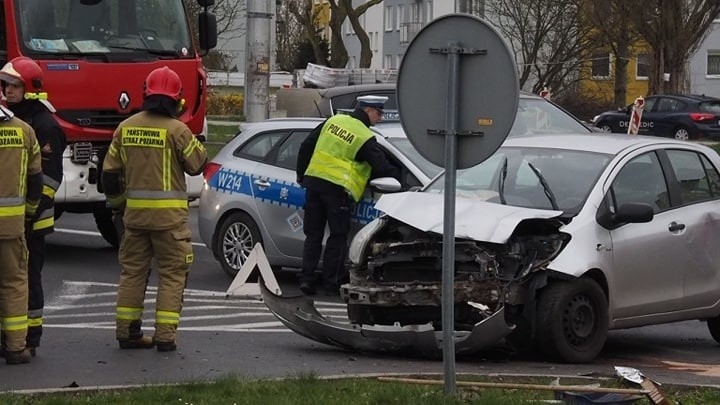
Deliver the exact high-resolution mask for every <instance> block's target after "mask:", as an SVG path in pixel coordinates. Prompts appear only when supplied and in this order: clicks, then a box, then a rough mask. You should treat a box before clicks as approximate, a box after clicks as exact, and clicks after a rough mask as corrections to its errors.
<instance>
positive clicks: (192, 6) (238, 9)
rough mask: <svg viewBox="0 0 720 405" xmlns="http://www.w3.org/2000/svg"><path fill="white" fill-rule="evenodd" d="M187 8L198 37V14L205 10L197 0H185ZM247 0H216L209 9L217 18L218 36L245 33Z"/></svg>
mask: <svg viewBox="0 0 720 405" xmlns="http://www.w3.org/2000/svg"><path fill="white" fill-rule="evenodd" d="M183 3H184V4H185V9H186V10H187V11H188V15H189V18H190V26H191V27H192V30H193V33H194V35H195V37H196V39H197V32H198V27H197V23H198V19H197V16H198V14H199V13H200V12H201V11H202V10H203V8H202V7H200V5H199V4H198V2H197V0H183ZM245 10H246V3H245V0H216V1H215V5H214V6H212V7H210V8H209V11H211V12H212V13H214V14H215V17H216V18H217V32H218V36H219V37H222V38H225V39H232V38H239V37H241V36H242V35H244V34H245V19H244V18H240V17H242V16H244V15H245Z"/></svg>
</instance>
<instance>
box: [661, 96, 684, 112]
mask: <svg viewBox="0 0 720 405" xmlns="http://www.w3.org/2000/svg"><path fill="white" fill-rule="evenodd" d="M682 110H683V103H682V102H680V101H678V100H674V99H672V98H661V99H660V102H659V103H658V106H657V108H655V111H656V112H677V111H682Z"/></svg>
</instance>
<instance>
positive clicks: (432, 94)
mask: <svg viewBox="0 0 720 405" xmlns="http://www.w3.org/2000/svg"><path fill="white" fill-rule="evenodd" d="M451 53H458V54H459V63H458V65H459V73H458V76H457V81H458V83H459V86H458V90H457V92H455V93H456V96H457V103H456V105H457V111H456V114H457V126H456V131H455V132H456V134H457V168H458V169H464V168H467V167H471V166H475V165H476V164H478V163H480V162H482V161H483V160H485V159H487V158H488V157H490V155H492V154H493V153H494V152H495V151H496V150H497V149H498V148H499V147H500V144H502V143H503V141H504V140H505V138H506V137H507V134H508V132H510V128H511V127H512V124H513V122H514V121H515V115H516V114H517V108H518V97H519V93H520V89H519V84H518V78H517V70H516V67H515V61H514V59H513V56H512V54H511V53H510V50H509V49H508V47H507V45H506V44H505V42H503V40H502V38H501V37H500V35H499V34H498V33H497V32H496V31H495V29H493V28H492V27H491V26H490V25H489V24H488V23H486V22H485V21H483V20H481V19H479V18H476V17H473V16H471V15H468V14H449V15H445V16H442V17H440V18H438V19H436V20H433V21H432V22H431V23H430V24H428V25H427V26H425V27H424V28H423V29H422V30H420V32H419V33H418V34H417V36H415V38H414V39H413V40H412V42H411V43H410V46H409V47H408V50H407V52H406V53H405V56H404V57H403V61H402V64H401V65H400V71H399V74H398V84H397V93H398V94H397V96H398V108H399V111H400V120H401V123H402V126H403V129H404V130H405V132H406V133H407V136H408V138H409V139H410V142H411V143H412V144H413V146H415V148H416V149H417V150H418V151H419V152H420V154H421V155H423V156H424V157H425V158H426V159H428V160H430V161H431V162H433V163H435V164H436V165H439V166H443V167H444V166H445V160H444V155H445V134H446V130H447V129H448V118H449V117H447V115H448V113H447V110H448V108H447V106H448V105H449V104H448V103H449V102H450V101H451V100H449V96H451V95H452V94H453V91H451V89H450V87H451V86H449V85H448V83H449V81H448V77H449V74H450V73H449V72H450V71H451V70H450V69H451V68H449V65H448V55H449V54H451Z"/></svg>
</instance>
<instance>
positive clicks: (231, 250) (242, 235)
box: [214, 212, 262, 277]
mask: <svg viewBox="0 0 720 405" xmlns="http://www.w3.org/2000/svg"><path fill="white" fill-rule="evenodd" d="M257 243H262V240H261V239H260V230H259V229H258V226H257V224H256V223H255V221H253V219H252V218H251V217H250V216H249V215H247V214H246V213H244V212H236V213H233V214H231V215H230V216H228V217H227V218H225V220H224V221H223V222H222V225H220V228H219V231H218V233H217V239H216V241H215V245H214V246H215V250H216V251H215V256H216V257H217V258H218V259H219V260H220V265H221V266H222V268H223V271H225V273H226V274H227V275H228V276H230V277H235V275H237V273H238V271H240V268H241V267H242V265H243V264H245V262H246V261H247V258H248V256H249V255H250V252H251V251H252V249H253V247H255V244H257ZM255 274H256V273H255Z"/></svg>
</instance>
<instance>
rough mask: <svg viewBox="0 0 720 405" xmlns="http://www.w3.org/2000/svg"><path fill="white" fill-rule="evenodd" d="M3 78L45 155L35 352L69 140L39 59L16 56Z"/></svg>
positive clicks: (31, 280) (37, 226)
mask: <svg viewBox="0 0 720 405" xmlns="http://www.w3.org/2000/svg"><path fill="white" fill-rule="evenodd" d="M0 80H1V81H2V88H3V93H4V94H5V99H6V102H7V105H8V108H10V110H11V111H12V112H13V113H14V114H15V116H16V117H18V118H20V119H21V120H23V121H25V122H26V123H27V124H29V125H30V126H31V127H32V128H33V130H34V131H35V135H36V136H37V139H38V143H39V144H40V155H41V157H42V172H43V191H42V196H41V197H40V205H39V207H38V210H37V215H36V218H35V220H34V221H33V226H32V233H31V234H30V235H29V236H28V239H27V247H28V251H29V259H28V284H29V288H30V293H29V301H28V334H27V347H28V348H29V349H30V353H31V354H32V355H33V356H35V351H36V348H37V347H38V346H40V338H41V336H42V324H43V307H44V306H45V298H44V294H43V286H42V269H43V265H44V263H45V235H47V234H49V233H51V232H53V228H54V224H55V210H54V205H55V192H56V191H57V189H58V188H59V187H60V183H61V182H62V177H63V168H62V154H63V151H64V150H65V146H66V144H67V142H66V140H65V134H64V133H63V131H62V129H60V125H58V123H57V121H55V119H54V118H53V116H52V114H51V111H53V112H54V108H53V107H52V105H50V104H49V102H48V101H47V93H45V92H43V75H42V70H41V69H40V66H38V64H37V63H35V61H33V60H32V59H30V58H28V57H25V56H20V57H17V58H14V59H12V60H11V61H10V62H8V63H7V64H5V66H4V67H3V68H2V70H0Z"/></svg>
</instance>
